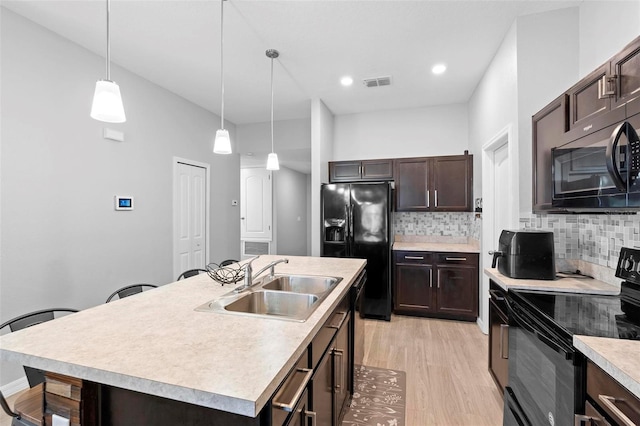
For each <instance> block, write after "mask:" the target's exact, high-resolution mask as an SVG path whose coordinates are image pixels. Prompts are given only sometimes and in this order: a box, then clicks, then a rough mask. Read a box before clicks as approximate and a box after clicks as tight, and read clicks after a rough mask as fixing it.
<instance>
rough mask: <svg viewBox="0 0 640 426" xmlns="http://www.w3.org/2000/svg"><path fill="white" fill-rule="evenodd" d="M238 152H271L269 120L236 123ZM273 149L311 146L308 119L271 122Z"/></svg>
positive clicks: (306, 147)
mask: <svg viewBox="0 0 640 426" xmlns="http://www.w3.org/2000/svg"><path fill="white" fill-rule="evenodd" d="M236 135H237V137H238V152H239V153H240V154H246V153H247V152H253V153H256V152H271V122H269V121H267V122H263V123H250V124H238V125H237V126H236ZM273 141H274V147H275V151H276V152H279V151H280V150H283V149H284V150H288V149H309V147H310V146H311V122H310V120H309V119H307V118H304V119H299V120H281V121H274V122H273Z"/></svg>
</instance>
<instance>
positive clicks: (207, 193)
mask: <svg viewBox="0 0 640 426" xmlns="http://www.w3.org/2000/svg"><path fill="white" fill-rule="evenodd" d="M178 164H186V165H187V166H194V167H201V168H203V169H205V179H204V183H205V190H204V192H205V202H204V209H205V212H204V213H205V232H204V234H205V237H204V239H205V250H206V251H207V253H206V257H205V261H206V263H207V264H208V263H210V262H211V258H210V256H211V244H210V243H211V241H210V240H211V232H210V230H211V165H210V164H208V163H202V162H200V161H195V160H189V159H187V158H182V157H176V156H174V157H173V160H172V168H173V177H172V179H173V184H172V185H173V201H172V204H173V207H172V215H173V218H172V222H173V225H172V227H171V228H172V234H171V240H172V252H171V262H172V264H173V265H172V268H171V269H172V270H173V276H174V277H177V276H178V275H180V274H181V273H183V272H184V271H180V270H176V269H178V268H177V264H178V262H177V261H176V253H177V251H178V241H177V239H176V231H177V229H178V209H179V205H178V204H179V203H178V201H179V200H178V179H177V177H178Z"/></svg>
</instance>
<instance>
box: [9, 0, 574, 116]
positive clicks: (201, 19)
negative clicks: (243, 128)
mask: <svg viewBox="0 0 640 426" xmlns="http://www.w3.org/2000/svg"><path fill="white" fill-rule="evenodd" d="M1 1H2V3H1V4H2V5H3V6H5V7H7V8H8V9H10V10H12V11H14V12H16V13H18V14H20V15H23V16H25V17H27V18H28V19H30V20H32V21H35V22H37V23H38V24H41V25H43V26H44V27H46V28H49V29H50V30H52V31H54V32H56V33H58V34H60V35H62V36H64V37H66V38H68V39H70V40H72V41H74V42H76V43H78V44H80V45H82V46H84V47H85V48H87V49H89V50H91V51H93V52H95V53H97V54H99V55H102V56H104V50H105V37H106V36H105V16H106V12H105V4H106V2H105V1H104V0H74V1H57V0H43V1H32V0H1ZM579 3H580V2H579V1H551V0H546V1H529V0H521V1H482V0H477V1H429V0H422V1H402V0H396V1H392V0H386V1H367V0H360V1H357V0H355V1H345V0H336V1H327V0H323V1H311V0H298V1H295V0H294V1H291V0H290V1H268V0H259V1H243V0H228V1H226V2H225V4H224V7H225V14H224V19H225V24H224V31H225V33H224V41H225V51H224V52H225V118H226V119H228V120H230V121H232V122H233V123H236V124H243V123H254V122H265V121H269V119H270V86H269V76H270V74H269V73H270V60H269V59H268V58H267V57H266V56H265V50H266V49H269V48H274V49H277V50H279V51H280V55H281V56H280V58H278V59H277V60H276V63H275V70H274V73H275V77H274V78H275V83H274V84H275V117H274V118H275V120H285V119H294V118H305V117H309V116H310V99H312V98H320V99H322V100H323V101H324V103H325V104H326V105H327V106H328V107H329V109H330V110H331V111H332V112H333V113H334V114H337V115H340V114H351V113H358V112H366V111H376V110H387V109H399V108H414V107H422V106H430V105H441V104H450V103H461V102H462V103H464V102H467V101H468V99H469V97H470V96H471V94H472V92H473V90H474V88H475V87H476V85H477V84H478V82H479V80H480V78H481V77H482V75H483V73H484V71H485V69H486V67H487V66H488V64H489V63H490V61H491V59H492V58H493V55H494V54H495V52H496V51H497V49H498V47H499V45H500V43H501V41H502V39H503V38H504V35H505V34H506V32H507V31H508V29H509V27H510V26H511V24H512V23H513V21H514V19H515V17H516V16H518V15H523V14H530V13H537V12H541V11H546V10H551V9H557V8H563V7H570V6H576V5H578V4H579ZM111 55H112V61H113V62H115V63H117V64H119V65H121V66H123V67H125V68H127V69H129V70H131V71H133V72H135V73H137V74H139V75H141V76H143V77H145V78H147V79H148V80H151V81H152V82H154V83H156V84H158V85H160V86H163V87H165V88H167V89H169V90H171V91H172V92H174V93H177V94H179V95H181V96H183V97H185V98H187V99H189V100H191V101H192V102H194V103H196V104H198V105H200V106H202V107H204V108H206V109H208V110H210V111H212V112H214V113H216V114H219V113H220V2H219V1H217V0H199V1H195V0H176V1H168V0H164V1H161V0H152V1H139V0H112V3H111ZM437 62H444V63H446V64H447V66H448V70H447V72H446V73H445V74H444V75H441V76H434V75H432V74H431V72H430V69H431V67H432V65H433V64H435V63H437ZM346 74H349V75H351V76H353V78H354V79H355V83H354V85H353V86H352V87H350V88H344V87H342V86H340V84H339V79H340V77H341V76H343V75H346ZM386 75H390V76H391V77H392V85H391V86H389V87H379V88H369V89H367V88H365V87H364V85H363V84H361V80H362V79H364V78H370V77H377V76H386ZM100 77H102V76H96V78H100ZM112 78H113V79H114V80H116V81H117V70H115V71H114V72H113V73H112ZM122 90H123V95H124V96H126V93H125V92H124V91H125V88H122Z"/></svg>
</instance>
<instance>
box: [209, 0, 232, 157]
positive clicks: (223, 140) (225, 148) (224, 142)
mask: <svg viewBox="0 0 640 426" xmlns="http://www.w3.org/2000/svg"><path fill="white" fill-rule="evenodd" d="M224 2H225V0H220V129H218V131H217V132H216V139H215V141H214V142H213V153H214V154H231V139H230V138H229V132H228V131H227V130H225V128H224Z"/></svg>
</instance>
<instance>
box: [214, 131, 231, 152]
mask: <svg viewBox="0 0 640 426" xmlns="http://www.w3.org/2000/svg"><path fill="white" fill-rule="evenodd" d="M213 152H214V153H216V154H231V139H229V131H228V130H225V129H220V130H218V131H217V132H216V140H215V141H214V143H213Z"/></svg>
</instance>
